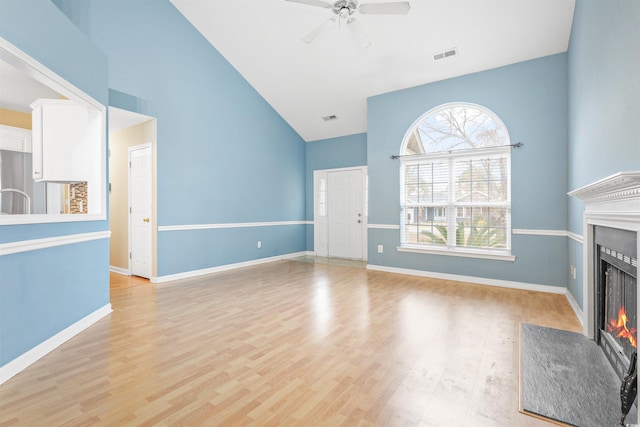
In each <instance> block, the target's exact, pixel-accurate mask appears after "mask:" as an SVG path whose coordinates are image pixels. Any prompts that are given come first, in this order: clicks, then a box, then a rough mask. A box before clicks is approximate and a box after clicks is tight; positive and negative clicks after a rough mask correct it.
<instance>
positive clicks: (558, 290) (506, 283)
mask: <svg viewBox="0 0 640 427" xmlns="http://www.w3.org/2000/svg"><path fill="white" fill-rule="evenodd" d="M367 269H368V270H377V271H386V272H389V273H399V274H408V275H410V276H421V277H430V278H433V279H442V280H455V281H457V282H467V283H476V284H478V285H488V286H498V287H501V288H511V289H522V290H525V291H536V292H546V293H550V294H561V295H565V294H566V293H567V292H568V290H567V288H565V287H560V286H549V285H538V284H535V283H525V282H514V281H511V280H499V279H489V278H486V277H474V276H461V275H458V274H448V273H436V272H432V271H422V270H412V269H408V268H396V267H386V266H383V265H372V264H367Z"/></svg>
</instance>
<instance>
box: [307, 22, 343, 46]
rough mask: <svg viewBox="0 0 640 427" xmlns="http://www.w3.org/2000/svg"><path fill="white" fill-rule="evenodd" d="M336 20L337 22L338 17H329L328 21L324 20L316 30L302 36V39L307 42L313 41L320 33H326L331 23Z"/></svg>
mask: <svg viewBox="0 0 640 427" xmlns="http://www.w3.org/2000/svg"><path fill="white" fill-rule="evenodd" d="M334 22H336V18H329V19H327V20H326V21H324V22H323V23H322V24H320V25H319V26H318V27H317V28H316V29H315V30H313V31H311V32H310V33H309V34H307V35H306V36H304V37H303V38H302V41H303V42H304V43H306V44H309V43H311V42H312V41H314V40H315V39H316V38H317V37H318V36H319V35H320V34H322V33H324V32H325V31H327V29H328V28H329V27H330V26H331V24H333V23H334Z"/></svg>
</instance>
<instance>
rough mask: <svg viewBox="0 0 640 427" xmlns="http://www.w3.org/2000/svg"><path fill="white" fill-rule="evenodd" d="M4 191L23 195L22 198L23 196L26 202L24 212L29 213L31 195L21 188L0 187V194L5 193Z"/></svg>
mask: <svg viewBox="0 0 640 427" xmlns="http://www.w3.org/2000/svg"><path fill="white" fill-rule="evenodd" d="M5 192H6V193H18V194H20V195H21V196H24V198H25V200H26V202H27V208H26V211H27V212H26V214H27V215H28V214H30V213H31V197H29V195H28V194H27V193H25V192H24V191H22V190H18V189H15V188H2V189H0V194H2V193H5Z"/></svg>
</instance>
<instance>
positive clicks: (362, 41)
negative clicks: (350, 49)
mask: <svg viewBox="0 0 640 427" xmlns="http://www.w3.org/2000/svg"><path fill="white" fill-rule="evenodd" d="M347 28H349V32H350V33H351V35H352V36H353V38H354V39H355V41H356V42H357V43H358V45H360V47H362V48H363V49H366V48H368V47H369V46H371V41H370V40H369V36H367V33H365V32H364V29H363V28H362V25H360V23H359V22H358V21H356V19H355V18H351V19H349V20H348V21H347Z"/></svg>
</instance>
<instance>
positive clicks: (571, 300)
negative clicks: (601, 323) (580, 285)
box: [564, 290, 584, 327]
mask: <svg viewBox="0 0 640 427" xmlns="http://www.w3.org/2000/svg"><path fill="white" fill-rule="evenodd" d="M564 296H565V297H566V298H567V301H569V305H570V306H571V308H572V309H573V312H574V313H575V314H576V317H577V318H578V321H579V322H580V324H581V325H582V327H584V313H583V312H582V309H581V308H580V305H579V304H578V301H576V299H575V298H574V297H573V294H572V293H571V292H570V291H569V290H567V293H566V294H565V295H564Z"/></svg>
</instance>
